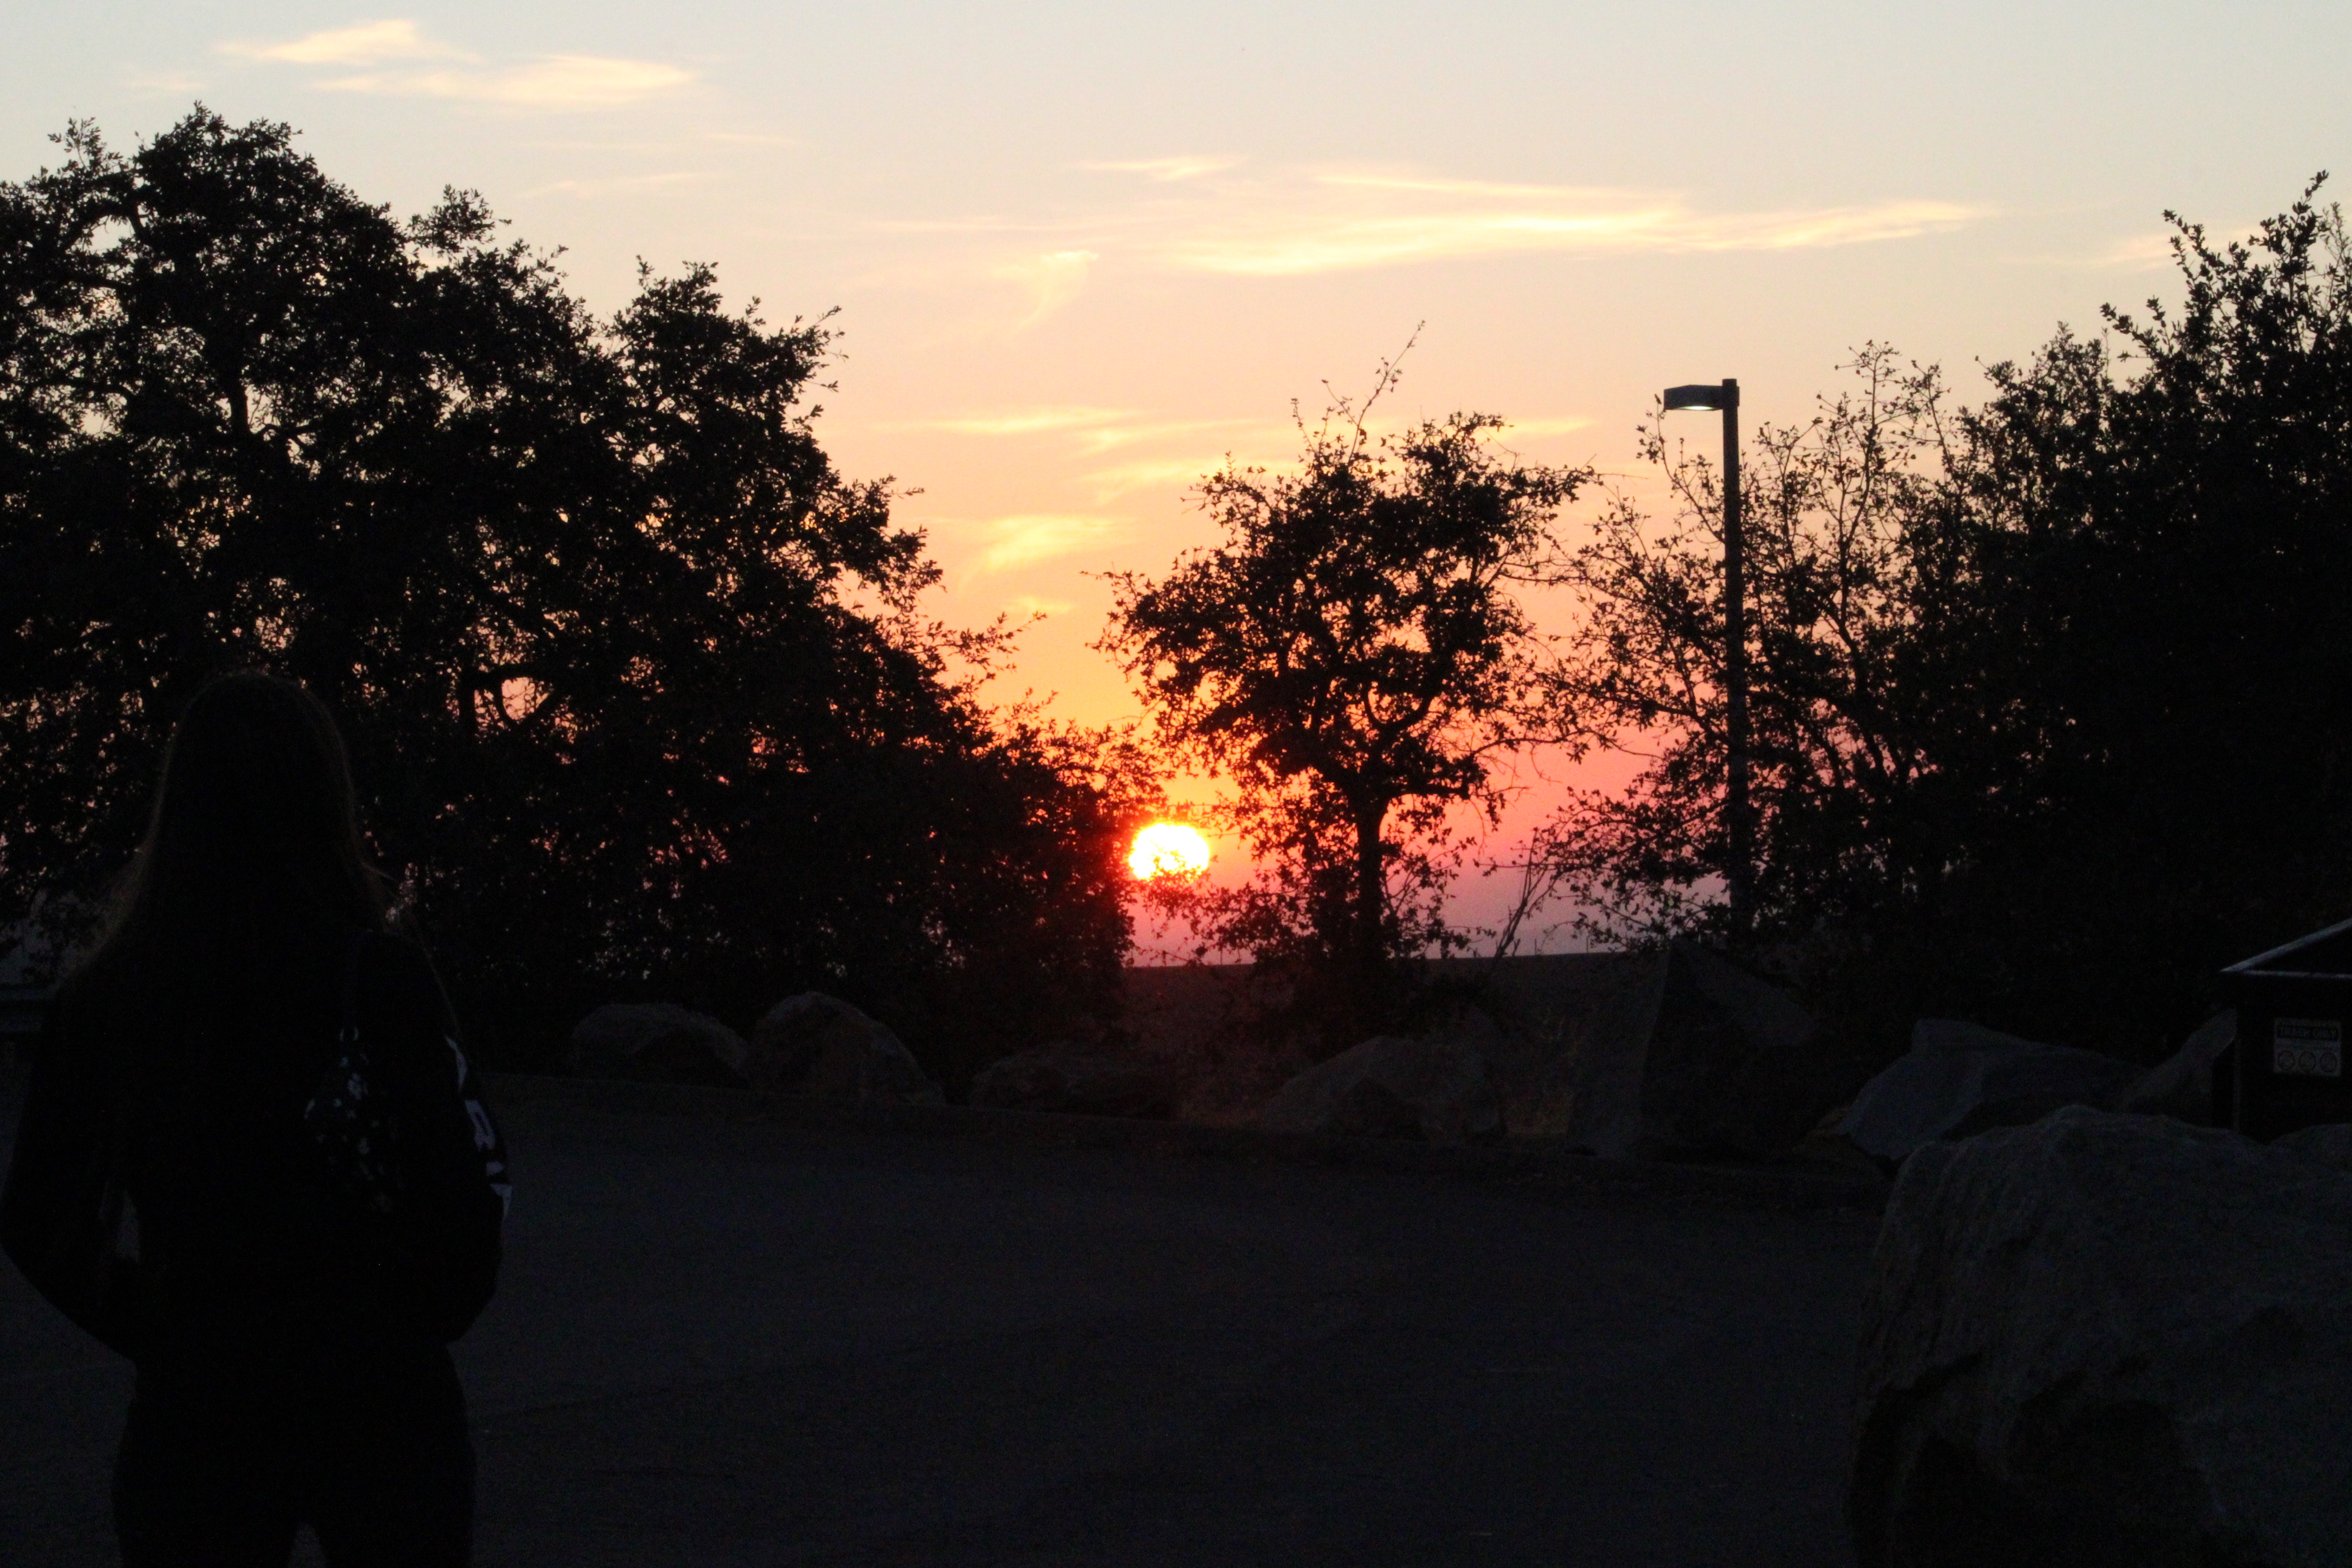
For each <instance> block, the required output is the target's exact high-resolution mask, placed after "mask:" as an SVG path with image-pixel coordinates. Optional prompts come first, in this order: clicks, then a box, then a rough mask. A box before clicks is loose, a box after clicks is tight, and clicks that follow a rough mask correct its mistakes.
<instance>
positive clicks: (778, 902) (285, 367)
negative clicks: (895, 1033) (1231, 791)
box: [0, 110, 1126, 1073]
mask: <svg viewBox="0 0 2352 1568" xmlns="http://www.w3.org/2000/svg"><path fill="white" fill-rule="evenodd" d="M61 140H62V142H63V145H64V154H65V156H64V160H63V162H62V163H60V164H59V165H58V167H56V168H53V169H47V170H44V171H42V172H41V173H40V174H37V175H36V176H35V177H33V178H31V179H28V180H26V181H24V182H23V183H21V184H6V185H0V923H5V922H7V921H16V920H18V919H21V918H23V917H24V916H26V914H27V913H28V912H29V911H30V910H32V909H33V907H34V906H35V904H36V903H37V901H43V900H46V901H45V902H43V909H44V910H45V912H46V914H47V915H48V916H50V917H57V916H59V915H60V914H61V913H64V912H69V911H70V910H74V909H77V908H79V909H80V910H85V911H86V910H89V909H91V908H93V907H94V900H96V898H97V897H98V896H99V894H100V890H101V889H103V887H104V885H105V883H106V880H107V879H108V878H109V877H110V875H111V874H112V873H114V872H115V871H116V870H117V869H118V868H120V867H121V864H122V863H123V861H124V858H125V857H126V855H127V854H128V852H129V850H130V848H131V845H132V844H133V843H134V841H135V840H136V838H137V836H138V834H139V832H140V830H141V826H142V813H143V809H144V803H145V799H146V795H147V793H148V791H149V790H150V789H151V788H152V783H153V780H154V777H155V772H156V766H157V762H158V755H159V748H160V746H161V744H162V742H163V737H164V735H165V734H166V732H167V731H168V728H169V725H170V723H171V721H172V718H173V714H174V713H175V712H176V710H177V709H178V707H179V705H180V704H181V702H182V701H183V700H184V699H185V696H186V695H187V693H188V692H189V691H190V689H192V687H193V686H194V684H195V683H196V682H198V681H200V680H202V679H204V678H205V677H206V676H207V675H208V674H210V673H211V672H213V671H215V670H216V669H219V668H226V667H231V666H239V665H253V666H260V667H265V668H272V669H277V670H281V671H284V672H287V673H289V674H292V675H295V676H297V677H299V678H300V679H303V680H304V681H306V682H307V683H309V684H310V686H311V687H312V689H315V690H317V691H318V692H319V693H320V695H321V696H322V697H324V698H325V699H326V700H328V702H329V703H330V704H331V706H332V707H333V708H335V709H336V710H337V711H339V712H340V713H341V715H342V717H343V719H344V721H345V726H346V729H347V731H348V732H349V734H350V737H351V740H352V748H353V752H354V761H355V765H356V769H357V773H358V776H359V778H360V780H361V782H362V788H363V791H364V794H365V797H366V799H365V806H366V815H367V820H368V822H369V824H370V825H371V827H372V830H373V834H374V837H375V844H376V847H377V850H378V852H379V853H380V854H381V855H382V857H383V860H384V861H385V863H386V864H387V866H388V867H389V868H392V869H393V870H394V872H395V873H396V874H398V875H400V876H401V877H402V878H403V879H404V881H405V882H406V884H407V886H408V888H409V889H410V890H411V892H412V894H413V896H414V897H415V900H416V901H417V902H418V903H419V904H420V905H421V908H422V910H423V912H424V917H425V920H426V921H427V922H428V923H429V925H430V927H431V929H432V930H433V931H434V933H435V935H436V939H437V940H438V942H439V944H440V946H441V947H442V948H443V950H444V952H445V953H446V956H447V958H448V960H449V961H450V963H451V964H452V966H453V968H454V970H455V972H456V973H457V978H458V979H459V981H460V982H461V984H462V985H463V986H464V988H465V989H466V990H467V992H468V994H470V996H471V997H472V998H473V999H474V1001H475V1003H476V1010H477V1012H478V1013H488V1014H490V1015H498V1014H501V1013H502V1014H504V1015H505V1016H508V1017H509V1018H511V1019H523V1018H530V1019H532V1020H535V1021H536V1026H538V1027H540V1028H541V1029H542V1030H543V1029H544V1028H546V1027H548V1026H552V1027H554V1028H555V1029H557V1030H560V1029H561V1028H562V1026H563V1025H564V1024H566V1023H568V1021H569V1018H568V1016H566V1013H567V1009H569V1008H570V1007H572V1006H574V1005H577V1004H578V1003H579V1002H580V1001H581V1000H583V999H585V998H587V997H590V996H593V995H612V994H668V995H685V996H688V997H689V998H691V999H694V1000H698V1001H700V1002H702V1003H703V1004H704V1005H709V1006H712V1007H714V1008H716V1009H718V1010H719V1011H722V1012H724V1013H727V1014H729V1015H730V1016H734V1017H735V1018H736V1019H737V1020H738V1021H739V1022H740V1021H741V1020H742V1019H743V1017H744V1016H745V1015H747V1014H749V1013H751V1012H753V1011H755V1010H756V1009H757V1008H759V1007H761V1006H762V1005H764V1004H765V1003H766V1002H767V1001H770V1000H772V999H773V998H774V997H775V996H776V995H777V994H782V993H784V992H786V991H789V990H791V989H793V988H797V987H801V986H805V985H813V984H814V985H823V986H825V987H827V988H831V989H836V990H844V991H847V992H849V993H850V994H854V995H857V996H859V997H861V998H862V999H864V1000H866V1001H868V1002H871V1003H875V1004H877V1005H887V1006H889V1007H892V1008H894V1009H895V1016H898V1017H899V1018H900V1019H901V1020H902V1021H903V1022H906V1023H907V1024H908V1027H909V1028H910V1029H911V1030H913V1031H914V1032H915V1033H917V1034H918V1035H924V1034H925V1033H926V1030H927V1028H928V1027H929V1025H935V1024H938V1023H939V1021H940V1020H941V1019H948V1020H962V1022H961V1023H960V1024H957V1025H955V1026H953V1027H946V1026H942V1027H943V1028H945V1032H946V1033H948V1034H954V1033H957V1032H958V1031H959V1030H960V1031H961V1035H962V1036H963V1037H967V1039H969V1038H970V1037H971V1036H972V1034H973V1028H974V1025H973V1024H972V1022H971V1021H972V1020H981V1021H982V1022H981V1024H980V1026H979V1032H980V1033H981V1034H982V1035H986V1034H988V1033H989V1032H990V1030H991V1029H994V1030H995V1031H996V1033H997V1034H999V1035H1001V1036H1003V1039H1005V1040H1014V1039H1018V1038H1020V1037H1021V1036H1022V1034H1023V1031H1024V1030H1027V1029H1031V1028H1034V1027H1042V1026H1044V1023H1043V1022H1042V1020H1041V1017H1040V1010H1041V1009H1045V1010H1048V1011H1050V1009H1051V1007H1052V1006H1053V1005H1055V999H1056V998H1058V997H1063V996H1066V994H1068V992H1069V991H1070V990H1071V988H1072V987H1073V986H1074V985H1075V986H1076V988H1078V989H1080V990H1083V989H1085V988H1086V987H1087V985H1090V984H1091V985H1093V986H1095V987H1097V989H1099V987H1100V986H1101V985H1103V984H1108V976H1110V975H1112V974H1114V973H1115V971H1116V965H1117V963H1118V959H1119V956H1120V953H1121V952H1122V949H1123V944H1124V942H1125V925H1124V915H1123V911H1122V909H1121V906H1120V902H1119V899H1120V888H1119V881H1118V862H1117V848H1118V843H1117V840H1118V836H1119V833H1120V830H1121V829H1122V827H1123V826H1125V820H1126V817H1125V811H1124V807H1123V806H1122V805H1120V802H1119V800H1118V798H1115V795H1116V791H1115V790H1114V788H1113V786H1112V784H1111V783H1110V781H1108V780H1107V779H1105V778H1103V777H1100V776H1097V774H1095V773H1091V772H1090V771H1089V767H1090V763H1089V757H1088V755H1087V748H1086V747H1085V746H1084V745H1083V744H1082V743H1078V742H1076V741H1074V740H1073V738H1071V737H1068V736H1056V735H1055V734H1052V733H1049V732H1047V731H1045V730H1043V729H1041V728H1040V727H1039V726H1038V725H1036V724H1034V723H1033V722H1027V721H1017V720H1015V721H1000V720H999V719H996V718H992V716H991V715H989V714H988V713H986V712H984V711H983V710H982V709H981V707H980V706H979V705H978V703H977V702H976V700H974V697H973V695H972V690H971V680H970V679H969V673H970V671H971V670H972V669H973V668H978V667H980V666H984V665H985V664H986V662H987V660H988V659H989V658H991V657H992V655H993V654H994V653H995V652H996V651H998V650H999V648H1000V647H1001V639H996V638H992V637H990V636H988V635H982V636H979V637H957V636H955V635H953V634H950V633H949V632H947V631H945V630H943V629H941V628H940V627H938V626H934V625H932V624H930V623H929V622H927V621H926V620H925V619H924V618H923V617H922V616H920V614H919V610H918V603H919V595H921V593H922V591H923V590H924V589H925V588H926V587H927V586H929V584H931V583H932V581H933V580H934V577H935V569H934V568H933V567H932V566H931V565H930V564H929V562H928V561H927V560H926V559H925V557H924V554H923V552H922V542H921V540H920V538H919V535H917V534H915V533H913V532H910V531H906V530H904V529H899V528H897V527H894V526H893V525H892V523H891V521H890V512H889V494H888V490H887V485H886V484H884V483H881V482H867V483H857V482H852V481H850V480H847V479H844V478H842V477H841V476H840V475H839V474H838V473H836V472H835V469H834V468H833V466H832V464H831V463H830V461H829V460H828V459H827V458H826V456H825V454H824V450H823V448H822V447H820V446H819V444H818V442H817V439H816V437H815V434H814V429H813V426H812V421H813V419H814V415H815V412H816V411H815V410H814V408H813V407H812V406H810V405H809V404H808V403H807V402H806V395H807V394H808V393H809V392H810V390H811V388H812V384H813V382H814V379H815V377H816V376H817V375H818V374H820V367H821V366H822V364H823V363H824V360H825V357H826V353H827V348H828V343H829V342H830V338H829V332H828V330H827V328H826V327H825V326H824V324H823V323H822V322H817V323H806V322H802V321H794V322H793V323H792V324H791V325H789V326H786V327H783V328H781V329H776V328H771V327H769V326H767V325H765V324H764V323H763V322H762V321H761V320H760V319H759V318H758V316H757V315H756V314H754V313H751V312H750V311H742V312H731V311H730V310H727V309H726V308H725V307H724V306H723V304H722V301H721V300H720V297H719V291H718V287H717V283H716V279H715V278H714V276H713V274H712V272H711V270H710V269H709V268H707V267H689V268H686V269H685V270H684V271H683V272H681V273H679V274H677V275H676V276H671V277H656V276H654V275H651V274H647V275H646V276H645V278H644V279H643V282H642V287H641V289H640V290H639V291H638V293H637V295H636V297H635V300H632V301H631V302H630V303H629V304H628V305H627V306H626V307H625V308H624V309H623V310H620V311H619V312H618V313H617V314H615V315H614V316H612V317H609V318H602V317H599V316H597V315H595V314H594V313H593V312H592V311H590V310H588V309H587V308H586V307H585V306H584V305H583V304H582V303H581V302H580V301H579V300H577V299H575V298H574V297H572V295H571V294H570V293H569V292H568V291H567V289H566V287H565V284H564V280H563V279H562V276H561V274H560V273H559V272H558V271H557V270H556V268H555V267H554V266H553V264H552V262H551V258H549V257H548V256H546V255H545V254H542V253H540V252H536V251H533V250H531V249H529V248H527V247H524V246H523V245H521V244H520V243H517V242H514V241H511V240H509V239H507V238H505V237H502V234H501V231H500V228H499V225H498V224H497V223H496V222H495V221H494V220H493V218H492V217H491V216H490V214H489V213H488V211H487V209H486V208H485V207H484V205H482V203H481V202H480V201H479V200H478V198H476V197H473V196H471V195H462V194H457V193H451V194H450V195H447V196H446V198H445V199H444V200H443V202H442V203H441V204H440V205H438V206H437V207H436V209H435V210H433V211H432V212H430V213H428V214H426V215H425V216H421V217H417V218H414V219H411V220H408V221H405V222H402V221H399V220H396V219H395V218H394V216H392V215H390V214H389V213H388V212H386V211H385V210H384V209H383V208H381V207H378V206H374V205H370V204H368V203H366V202H364V201H362V199H360V198H359V197H358V196H356V195H353V194H352V192H351V191H349V190H347V189H346V188H344V187H343V186H342V185H341V184H338V183H336V182H335V181H334V180H332V179H331V178H330V177H329V176H328V175H327V174H325V173H324V172H322V171H321V170H320V168H319V166H318V165H317V164H316V163H314V162H313V161H312V160H311V159H310V158H309V157H307V156H304V155H302V154H301V153H299V152H298V151H297V150H296V149H295V147H294V146H293V143H292V137H291V132H289V130H288V128H286V127H284V126H281V125H275V124H269V123H255V124H250V125H244V126H235V125H231V124H228V123H226V122H225V121H222V120H221V119H220V118H218V117H217V116H215V115H213V114H211V113H209V112H205V111H204V110H197V111H196V112H195V113H194V114H192V115H190V116H189V117H188V118H187V119H185V120H184V121H182V122H181V123H180V124H178V125H176V126H174V127H173V128H172V129H171V130H170V131H169V132H165V133H163V134H162V135H160V136H157V137H156V138H154V139H153V140H152V142H146V143H144V144H142V146H140V147H139V148H138V149H137V150H136V151H135V152H133V153H129V154H127V155H126V154H122V153H117V152H115V151H113V150H111V149H110V148H109V147H108V146H107V145H106V144H105V143H104V142H102V141H101V140H100V135H99V133H98V132H97V131H96V130H95V129H94V128H92V127H89V126H86V125H77V126H75V127H73V128H72V129H71V130H70V131H69V132H68V133H67V134H66V135H65V136H64V137H63V138H62V139H61ZM960 672H961V673H960ZM58 895H70V896H71V897H68V898H60V897H58ZM927 1020H928V1021H929V1023H928V1024H927ZM526 1032H527V1031H526ZM930 1032H931V1033H934V1034H937V1033H940V1030H938V1029H932V1030H930ZM941 1048H942V1049H944V1048H946V1047H941ZM985 1048H987V1045H986V1042H981V1043H979V1044H970V1045H968V1046H967V1047H966V1048H964V1050H963V1051H962V1054H961V1058H959V1060H960V1061H961V1062H963V1063H964V1064H965V1065H968V1058H971V1056H972V1055H973V1053H975V1052H982V1053H984V1050H985ZM951 1054H952V1053H951ZM947 1065H948V1066H949V1068H950V1072H951V1073H952V1072H953V1071H955V1070H956V1069H957V1066H958V1063H957V1062H950V1063H949V1064H947Z"/></svg>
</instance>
